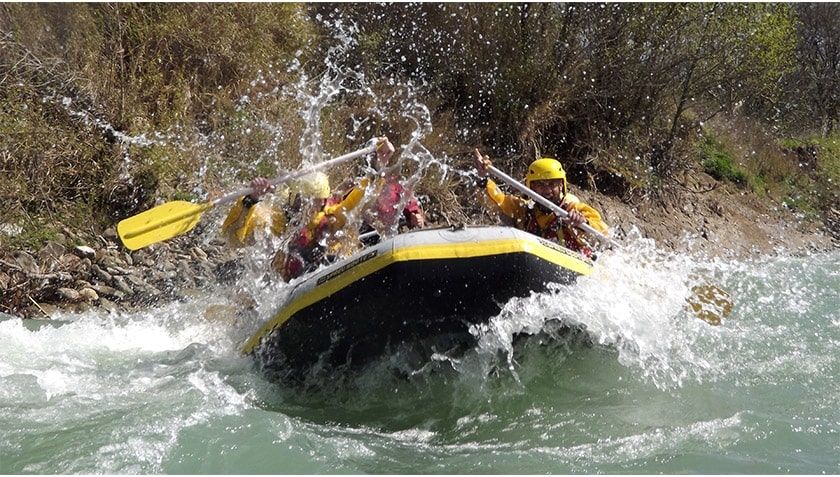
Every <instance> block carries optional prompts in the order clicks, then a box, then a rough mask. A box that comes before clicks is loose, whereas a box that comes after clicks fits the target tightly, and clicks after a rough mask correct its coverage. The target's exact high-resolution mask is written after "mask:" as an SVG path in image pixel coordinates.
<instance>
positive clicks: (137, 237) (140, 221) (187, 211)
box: [117, 138, 378, 250]
mask: <svg viewBox="0 0 840 477" xmlns="http://www.w3.org/2000/svg"><path fill="white" fill-rule="evenodd" d="M377 144H378V139H377V138H374V139H371V140H370V141H369V142H368V145H367V146H366V147H365V148H364V149H359V150H358V151H355V152H350V153H347V154H345V155H343V156H339V157H336V158H334V159H330V160H328V161H324V162H322V163H320V164H315V165H314V166H310V167H308V168H306V169H301V170H299V171H295V172H290V173H288V174H286V175H284V176H282V177H278V178H276V179H272V180H270V181H269V184H271V185H277V184H281V183H284V182H288V181H290V180H292V179H296V178H298V177H301V176H305V175H307V174H310V173H312V172H315V171H317V170H320V169H325V168H327V167H330V166H334V165H336V164H339V163H342V162H345V161H349V160H350V159H355V158H357V157H361V156H364V155H365V154H370V153H372V152H375V151H376V147H377ZM252 192H254V189H253V188H251V187H248V188H245V189H240V190H237V191H236V192H231V193H230V194H228V195H226V196H224V197H220V198H218V199H214V200H212V201H209V202H204V203H201V204H194V203H192V202H187V201H183V200H176V201H172V202H167V203H165V204H161V205H159V206H157V207H154V208H151V209H149V210H147V211H145V212H141V213H139V214H137V215H135V216H132V217H129V218H127V219H123V220H121V221H120V222H119V223H118V224H117V233H118V234H119V236H120V239H121V240H122V242H123V245H125V247H126V248H128V249H129V250H137V249H140V248H143V247H146V246H148V245H151V244H153V243H157V242H162V241H164V240H169V239H171V238H174V237H177V236H179V235H182V234H185V233H187V232H188V231H190V230H192V228H193V227H195V225H196V224H197V223H198V220H199V219H200V218H201V214H202V213H204V212H205V211H207V210H209V209H212V208H213V207H214V206H216V205H219V204H224V203H226V202H232V201H234V200H236V199H238V198H239V197H242V196H243V195H248V194H251V193H252Z"/></svg>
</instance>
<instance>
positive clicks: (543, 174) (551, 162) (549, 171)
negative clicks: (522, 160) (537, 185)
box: [525, 157, 568, 194]
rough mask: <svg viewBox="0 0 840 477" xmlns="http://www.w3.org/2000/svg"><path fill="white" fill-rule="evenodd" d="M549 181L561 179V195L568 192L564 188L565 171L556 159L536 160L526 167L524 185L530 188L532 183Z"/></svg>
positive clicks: (565, 187)
mask: <svg viewBox="0 0 840 477" xmlns="http://www.w3.org/2000/svg"><path fill="white" fill-rule="evenodd" d="M551 179H563V193H564V194H566V193H567V192H568V188H567V186H566V171H565V170H563V165H562V164H560V161H558V160H557V159H551V158H548V157H544V158H542V159H537V160H536V161H534V162H532V163H531V165H530V166H528V174H527V175H526V176H525V185H526V186H528V188H530V187H531V182H533V181H545V180H551Z"/></svg>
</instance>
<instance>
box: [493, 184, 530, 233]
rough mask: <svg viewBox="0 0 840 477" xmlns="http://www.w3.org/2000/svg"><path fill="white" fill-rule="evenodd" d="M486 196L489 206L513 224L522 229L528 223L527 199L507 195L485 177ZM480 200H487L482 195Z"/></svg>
mask: <svg viewBox="0 0 840 477" xmlns="http://www.w3.org/2000/svg"><path fill="white" fill-rule="evenodd" d="M485 191H486V196H485V195H484V194H483V193H482V194H481V195H482V196H485V197H487V198H489V199H490V206H491V208H493V209H494V210H495V211H496V212H501V213H502V214H504V215H505V216H506V217H508V218H510V219H512V220H513V224H512V225H513V226H514V227H516V228H518V229H524V228H525V226H526V224H527V223H528V212H529V210H528V201H527V200H525V199H522V198H520V197H516V196H513V195H507V194H505V193H504V192H502V191H501V189H499V186H497V185H496V183H495V182H493V180H492V179H487V187H486V188H485ZM482 202H487V201H486V200H484V198H483V197H482Z"/></svg>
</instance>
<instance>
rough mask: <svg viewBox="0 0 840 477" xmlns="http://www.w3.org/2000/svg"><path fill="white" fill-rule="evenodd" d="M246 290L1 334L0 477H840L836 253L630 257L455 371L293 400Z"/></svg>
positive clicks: (334, 386)
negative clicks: (709, 289) (258, 356)
mask: <svg viewBox="0 0 840 477" xmlns="http://www.w3.org/2000/svg"><path fill="white" fill-rule="evenodd" d="M248 279H249V278H248V277H247V276H246V278H243V280H248ZM695 283H712V284H714V285H716V286H719V287H721V288H723V289H725V290H727V291H728V292H729V293H730V294H731V297H732V301H733V303H734V308H733V310H732V313H731V314H730V315H729V316H728V317H726V318H725V319H724V320H723V322H722V323H721V325H720V326H711V325H709V324H708V323H706V322H705V321H702V320H700V319H697V317H696V316H695V315H693V314H692V312H691V311H689V310H687V309H686V302H685V299H686V298H687V297H688V296H689V295H690V294H691V290H690V288H691V286H692V285H693V284H695ZM247 285H249V286H250V288H251V289H253V290H254V293H255V294H256V298H257V299H258V301H260V303H261V305H260V307H259V308H258V310H257V311H256V314H255V316H254V317H253V318H251V319H241V318H240V319H234V318H233V317H232V316H228V315H226V314H225V313H218V310H219V309H221V310H224V309H225V308H224V307H225V306H230V305H232V302H231V299H229V298H226V293H225V290H208V291H207V294H206V295H205V296H197V297H196V298H195V299H194V300H192V301H189V302H184V303H174V304H169V305H164V306H160V307H159V308H156V309H153V310H149V311H145V312H140V313H134V314H111V315H107V314H102V313H94V312H90V313H86V314H81V315H62V316H60V317H58V319H56V320H54V321H53V322H35V321H22V320H20V319H15V318H8V317H6V319H3V320H2V321H0V429H2V434H0V474H20V473H32V474H56V473H61V474H71V473H82V474H102V473H105V474H138V473H140V474H147V473H151V474H176V473H177V474H180V473H187V474H203V473H214V474H224V473H236V474H252V473H270V474H300V473H303V474H328V473H351V474H363V473H371V474H383V473H399V474H467V473H494V474H495V473H501V474H543V473H586V474H594V473H622V474H644V473H702V474H714V473H727V474H732V473H734V474H739V473H769V474H776V473H795V474H819V473H829V474H837V473H840V387H838V384H837V379H838V376H840V314H838V309H840V254H836V253H835V254H817V255H810V256H806V257H773V258H765V259H761V260H750V261H734V260H712V259H704V258H699V257H694V256H688V255H680V254H665V253H662V252H660V251H658V250H657V249H656V247H655V245H654V244H652V243H650V242H647V241H644V240H641V239H636V240H635V241H629V242H627V243H625V247H624V249H622V250H621V251H612V252H608V253H605V254H603V255H602V256H601V257H600V259H599V260H598V263H597V270H596V272H595V273H594V274H593V275H591V276H588V277H583V278H581V279H580V280H579V281H578V283H576V284H575V285H573V286H570V287H563V288H558V289H556V290H552V291H551V292H547V293H543V294H538V295H533V296H530V297H527V298H523V299H518V300H514V301H512V302H510V303H508V304H507V306H506V307H505V309H504V310H503V312H502V313H501V314H500V315H499V316H497V317H495V318H494V319H493V320H491V322H489V323H488V325H487V326H486V327H484V328H481V329H476V330H475V333H476V335H477V336H478V337H479V339H478V344H477V345H476V346H475V347H474V348H473V349H471V350H470V351H468V352H467V354H466V355H464V356H458V357H449V356H445V355H441V356H438V357H436V358H435V359H434V360H433V361H430V362H427V363H426V364H425V365H423V366H420V367H416V366H415V367H414V368H411V369H408V367H409V364H408V363H400V362H398V361H399V360H398V359H397V358H394V357H384V358H383V359H382V361H380V362H377V363H374V364H373V365H372V366H371V368H369V369H368V370H366V371H363V372H361V373H360V374H357V375H354V376H352V377H350V378H348V379H346V380H340V381H336V382H330V383H323V387H321V388H318V389H308V390H302V389H290V388H285V387H282V386H278V385H276V384H272V383H269V382H267V381H266V380H265V379H264V378H263V377H262V376H261V375H260V374H259V373H258V372H257V371H256V370H255V369H254V366H253V363H252V361H251V360H250V358H248V357H243V356H241V355H240V352H239V350H240V347H241V345H242V344H243V342H244V340H246V339H247V338H248V336H249V335H250V333H252V332H253V331H255V330H256V328H257V326H258V324H259V322H260V321H261V320H264V319H266V318H268V317H269V316H270V314H271V311H272V306H271V303H272V301H273V300H272V298H271V297H272V296H275V297H276V295H277V294H278V293H282V291H283V290H278V289H274V288H272V287H271V286H269V287H266V288H260V287H259V286H258V285H257V282H254V283H249V284H247ZM214 306H215V307H216V308H217V310H216V311H217V312H216V313H208V309H209V308H212V307H214ZM558 322H560V323H567V324H574V325H576V327H577V328H578V329H581V330H585V331H579V332H576V333H560V332H559V331H558V329H557V327H556V324H557V323H558ZM395 369H399V372H395Z"/></svg>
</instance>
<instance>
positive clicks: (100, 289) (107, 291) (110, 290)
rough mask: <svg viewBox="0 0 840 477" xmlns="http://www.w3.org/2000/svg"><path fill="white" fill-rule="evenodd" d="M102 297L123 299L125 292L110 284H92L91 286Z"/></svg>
mask: <svg viewBox="0 0 840 477" xmlns="http://www.w3.org/2000/svg"><path fill="white" fill-rule="evenodd" d="M90 287H91V288H92V289H93V290H94V291H96V293H97V294H98V295H99V296H100V299H101V297H103V296H104V297H107V298H110V299H112V300H117V301H122V300H123V299H124V298H125V293H123V292H121V291H119V290H117V289H116V288H114V287H111V286H108V285H91V286H90Z"/></svg>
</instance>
